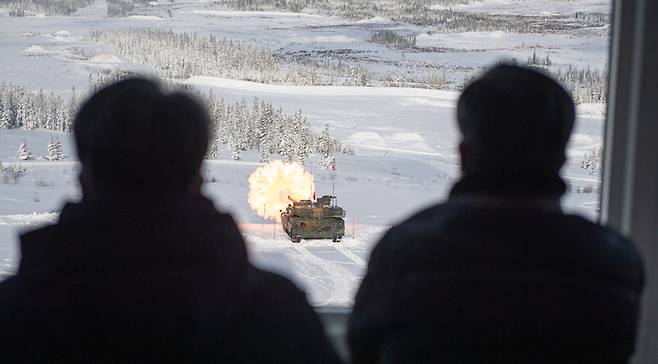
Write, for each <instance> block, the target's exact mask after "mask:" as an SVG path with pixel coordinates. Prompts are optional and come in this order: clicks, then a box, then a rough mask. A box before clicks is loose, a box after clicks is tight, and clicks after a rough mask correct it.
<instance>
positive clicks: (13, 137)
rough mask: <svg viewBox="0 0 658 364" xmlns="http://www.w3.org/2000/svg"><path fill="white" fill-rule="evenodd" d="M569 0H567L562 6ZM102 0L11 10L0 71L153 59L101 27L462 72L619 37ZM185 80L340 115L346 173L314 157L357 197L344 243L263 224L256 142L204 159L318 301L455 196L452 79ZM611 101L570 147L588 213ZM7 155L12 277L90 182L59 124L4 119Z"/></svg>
mask: <svg viewBox="0 0 658 364" xmlns="http://www.w3.org/2000/svg"><path fill="white" fill-rule="evenodd" d="M557 3H560V6H559V7H555V6H553V5H555V4H557ZM607 3H608V2H607V1H595V0H578V1H563V2H558V1H548V0H540V1H534V2H533V1H521V2H519V1H511V0H498V1H493V0H486V1H484V2H481V3H480V2H474V3H472V4H470V5H466V7H465V9H466V10H469V11H484V10H482V9H485V10H486V11H489V10H487V9H490V8H491V9H497V10H496V11H501V12H502V11H517V10H518V11H519V12H528V13H532V12H541V11H546V12H571V11H574V9H577V8H578V7H577V6H576V5H577V4H580V5H582V6H585V7H587V8H589V9H599V8H604V7H605V6H606V4H607ZM103 4H104V3H103V2H102V1H98V2H97V3H96V5H95V6H92V7H89V8H85V9H81V10H79V11H78V12H77V13H76V14H75V16H73V17H63V16H48V17H43V16H40V17H25V18H13V17H9V16H8V15H7V13H6V12H0V70H2V71H1V72H0V82H13V83H20V84H23V85H25V86H26V87H27V88H28V89H31V90H37V89H39V88H43V89H44V91H46V92H50V91H51V90H52V91H54V92H56V93H66V92H70V90H71V87H73V86H75V87H76V89H78V90H84V89H86V87H87V82H88V77H89V73H90V72H93V71H96V70H99V69H114V68H121V69H132V70H142V71H152V70H150V69H149V68H147V67H145V66H143V65H137V64H134V63H131V60H130V59H127V58H126V57H124V56H121V55H119V54H116V53H114V52H113V51H112V50H111V49H110V48H109V47H108V46H106V45H103V44H96V43H93V42H91V41H89V38H88V36H89V32H90V31H91V30H95V29H108V30H127V29H134V28H159V29H172V30H174V31H176V32H197V33H198V34H201V35H207V34H214V35H215V36H217V37H219V38H228V39H235V40H242V41H245V42H248V43H249V44H251V45H256V46H259V47H268V48H271V49H273V50H274V51H275V52H277V54H281V55H299V54H300V52H306V53H308V56H309V57H317V58H318V59H321V58H322V57H325V56H327V57H345V58H341V60H344V61H345V62H354V63H358V64H364V65H366V66H367V67H368V68H370V69H373V70H375V71H380V72H386V70H387V69H392V68H394V67H400V64H399V63H398V62H399V61H405V62H407V61H414V62H419V63H427V64H431V65H437V66H440V67H442V68H443V69H445V70H446V71H447V72H448V77H449V78H451V79H454V80H459V81H460V82H461V81H463V78H464V77H465V75H466V74H467V73H468V72H470V71H472V70H473V69H478V68H480V67H483V66H485V65H487V64H490V63H491V62H494V61H495V60H498V59H500V58H501V57H516V58H518V59H522V60H523V59H526V58H527V57H529V56H530V55H531V54H532V53H533V52H538V53H539V55H541V56H545V55H546V54H550V56H551V59H552V60H553V61H554V62H555V63H556V67H563V66H565V65H567V64H574V65H580V66H590V67H592V68H603V66H604V64H605V62H606V57H607V47H608V41H607V38H605V37H601V36H596V35H580V36H569V35H564V34H552V35H541V34H519V33H501V32H467V33H451V34H442V33H436V32H434V31H433V30H432V29H431V28H421V27H418V26H412V25H407V24H393V23H391V22H390V21H388V20H386V19H373V20H370V21H360V22H359V21H349V20H344V19H339V18H335V17H327V16H318V15H309V14H298V13H276V12H235V11H228V10H225V9H214V8H207V7H206V5H207V4H206V3H203V2H184V3H177V5H176V7H175V8H173V16H172V17H169V16H168V15H167V12H166V11H164V10H162V9H160V7H157V8H156V7H154V8H153V9H146V10H144V12H143V13H139V14H135V15H133V16H129V17H127V18H120V19H117V18H106V17H105V8H104V7H103ZM608 6H609V5H608ZM487 7H489V8H487ZM478 9H480V10H478ZM505 9H507V10H505ZM514 9H517V10H514ZM542 9H543V10H542ZM596 11H598V10H596ZM377 29H395V30H397V31H403V32H404V31H409V32H412V33H414V34H418V43H417V46H418V48H419V49H418V50H415V51H405V50H396V49H391V48H389V47H386V46H383V45H380V44H374V43H371V42H370V41H369V37H370V34H371V32H372V31H373V30H377ZM597 34H598V33H597ZM80 49H83V50H85V51H88V52H90V53H91V54H93V56H92V57H91V58H88V59H87V58H84V59H83V58H81V57H80V55H79V53H77V52H78V51H79V50H80ZM341 55H342V56H341ZM185 82H186V83H188V84H189V85H192V86H194V87H195V88H197V89H200V90H203V91H207V90H212V91H213V93H214V94H215V95H219V96H222V97H224V98H225V99H227V100H239V99H242V98H245V99H246V100H247V102H248V103H249V102H250V101H251V99H252V98H253V97H258V98H259V99H262V100H271V101H272V103H273V104H274V105H275V106H277V107H282V108H283V109H284V111H286V112H288V113H294V112H295V111H297V110H298V109H300V108H301V109H302V110H303V113H304V115H306V116H308V119H309V122H310V123H311V126H312V127H313V128H314V129H315V130H319V129H320V128H321V127H322V126H323V125H325V124H328V125H329V126H330V127H331V132H332V135H334V136H336V137H337V138H338V139H340V140H341V141H343V142H344V143H346V144H349V145H351V146H353V147H354V148H355V150H356V155H354V156H346V155H339V156H337V171H336V173H335V174H333V173H331V172H328V171H326V170H320V169H318V168H317V167H316V165H317V159H316V157H312V158H310V160H308V162H307V166H308V169H309V171H310V172H311V173H313V174H314V176H315V181H316V185H317V191H318V193H319V194H324V193H330V192H332V190H334V191H335V194H336V195H337V196H338V198H339V203H340V205H341V206H342V207H344V208H345V210H346V211H347V218H346V225H347V236H346V238H345V239H344V240H343V241H342V242H341V243H338V244H336V243H332V242H330V241H303V242H302V243H301V244H293V243H291V242H290V241H289V240H288V239H287V237H286V236H285V235H284V234H283V232H282V231H281V229H280V228H279V227H278V226H276V225H272V224H271V223H269V222H267V223H265V224H263V222H262V220H261V218H260V217H258V215H257V214H256V213H255V212H254V211H252V210H251V209H250V208H249V206H248V203H247V190H248V184H247V177H248V176H249V175H250V174H251V173H252V172H253V171H254V170H255V169H256V168H257V167H259V165H260V164H259V163H258V162H257V160H258V156H257V155H256V153H254V152H246V153H243V155H242V157H243V160H242V161H233V160H231V159H230V152H229V151H221V156H220V158H219V159H218V160H209V161H207V162H206V163H205V165H204V174H205V176H206V179H207V180H208V182H207V184H206V186H205V191H206V193H207V195H208V196H210V197H211V198H212V199H213V200H214V201H215V202H216V204H217V205H218V206H219V207H220V208H222V209H225V210H228V211H230V212H232V213H233V214H234V215H235V216H236V218H237V221H238V222H239V224H240V226H241V229H242V231H243V232H244V236H245V238H246V240H247V242H248V245H249V250H250V256H251V259H252V261H253V262H254V263H256V264H258V265H260V266H262V267H265V268H268V269H272V270H275V271H279V272H282V273H284V274H286V275H288V276H290V277H292V278H293V279H294V280H295V281H296V282H297V283H298V284H299V285H301V286H303V287H305V288H307V289H308V291H309V296H310V299H311V301H312V302H313V303H314V304H317V305H349V304H350V303H351V300H352V296H353V293H354V291H355V289H356V288H357V287H358V283H359V281H360V278H361V276H362V275H363V273H364V268H365V266H366V262H367V258H368V253H369V251H370V249H371V247H372V245H373V244H374V243H375V242H376V241H377V239H378V237H379V236H380V235H381V234H382V233H383V232H384V231H385V230H386V228H387V227H388V226H390V225H392V224H394V223H396V222H398V221H400V220H402V219H404V218H405V217H407V216H409V215H410V214H411V213H413V212H414V211H416V210H418V209H420V208H422V207H425V206H427V205H429V204H433V203H436V202H438V201H440V200H442V199H443V198H445V196H446V194H447V191H448V190H449V188H450V186H451V184H452V183H453V181H454V180H455V179H456V178H457V177H458V174H459V168H458V160H457V153H456V149H457V143H458V138H459V136H458V133H457V129H456V125H455V122H454V106H455V101H456V98H457V97H458V94H457V93H456V92H454V91H436V90H421V89H406V88H374V87H309V86H298V87H296V86H277V85H263V84H259V83H252V82H246V81H237V80H227V79H220V78H214V77H208V76H207V75H197V76H193V77H191V78H190V79H188V80H186V81H185ZM603 109H604V108H603V106H602V105H582V106H581V107H580V108H579V117H578V122H577V125H576V129H575V131H574V135H573V137H572V141H571V143H570V145H569V158H570V159H569V161H568V163H567V165H566V167H565V169H564V172H563V175H564V176H565V178H566V179H567V180H568V181H569V182H570V184H571V185H573V186H574V190H578V189H579V188H580V190H583V189H585V190H586V191H589V192H584V193H570V194H568V195H567V196H566V197H565V198H564V200H563V205H564V207H565V209H567V210H569V211H573V212H575V213H579V214H582V215H585V216H588V217H590V218H595V216H596V215H597V208H598V198H599V197H598V196H599V194H598V193H597V192H596V191H597V190H598V186H599V177H598V176H592V175H590V174H589V173H588V172H587V171H585V170H583V169H581V168H580V166H579V165H580V160H581V159H582V158H583V156H584V155H585V153H588V152H591V151H592V149H593V148H596V147H599V146H600V145H601V143H602V132H603V122H604V121H603V117H602V115H603V112H602V110H603ZM51 138H58V139H59V140H61V141H62V143H63V145H64V154H65V156H66V158H65V160H64V161H61V162H51V161H47V160H45V159H44V158H43V156H45V155H46V154H47V152H46V146H47V144H48V140H49V139H51ZM23 142H26V143H27V144H28V145H29V146H30V148H31V149H32V154H33V155H34V156H35V157H36V159H35V160H33V161H26V162H19V161H17V160H16V158H15V157H16V151H17V148H18V146H19V145H20V144H21V143H23ZM0 162H2V164H3V165H4V166H5V167H8V166H10V165H16V164H20V165H21V167H22V168H24V169H25V170H26V172H25V174H24V175H23V177H21V178H20V180H19V182H18V183H16V184H1V183H0V279H1V276H2V275H7V274H10V273H11V272H13V271H15V269H16V267H17V263H18V260H19V252H18V250H17V234H18V233H19V232H20V231H23V230H25V229H31V228H34V227H36V226H38V225H40V224H44V223H49V222H52V221H55V220H56V219H57V211H58V210H59V208H60V207H61V205H62V203H63V202H64V201H66V200H75V199H77V198H79V192H78V187H77V171H78V165H77V163H76V162H75V159H74V152H73V143H72V138H71V137H70V135H67V134H61V133H56V132H52V131H48V130H34V131H25V130H6V129H0ZM590 189H593V191H590Z"/></svg>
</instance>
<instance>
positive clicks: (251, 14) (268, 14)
mask: <svg viewBox="0 0 658 364" xmlns="http://www.w3.org/2000/svg"><path fill="white" fill-rule="evenodd" d="M192 13H193V14H199V15H210V16H220V17H227V18H235V17H242V18H279V17H297V18H301V17H304V18H321V17H322V16H321V15H315V14H305V13H285V12H275V11H230V10H192Z"/></svg>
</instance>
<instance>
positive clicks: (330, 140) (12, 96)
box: [0, 72, 354, 168]
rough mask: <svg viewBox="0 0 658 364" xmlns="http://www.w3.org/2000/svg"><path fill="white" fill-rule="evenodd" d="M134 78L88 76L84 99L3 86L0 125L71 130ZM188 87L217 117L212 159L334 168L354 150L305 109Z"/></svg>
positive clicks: (116, 74) (171, 85)
mask: <svg viewBox="0 0 658 364" xmlns="http://www.w3.org/2000/svg"><path fill="white" fill-rule="evenodd" d="M130 76H132V74H131V73H128V72H114V73H110V74H97V75H96V76H95V77H94V76H92V75H90V77H89V87H88V90H86V92H85V93H84V95H83V96H82V97H79V96H78V93H77V92H76V90H75V89H73V90H72V92H71V95H69V96H68V97H61V96H59V95H55V94H54V93H52V92H51V93H48V94H45V93H44V92H43V91H42V90H39V91H38V92H31V91H28V90H27V89H25V88H24V87H22V86H20V85H15V84H5V83H3V84H0V128H4V129H15V128H24V129H28V130H30V129H36V128H43V129H49V130H55V131H63V132H69V131H71V122H72V119H73V117H74V115H75V113H76V112H77V109H78V107H79V104H80V101H81V100H84V99H86V98H87V97H89V95H91V94H92V93H94V92H96V91H97V90H99V89H100V88H102V87H104V86H105V85H106V84H108V83H111V82H115V81H118V80H120V79H123V78H126V77H130ZM164 86H165V87H169V88H174V87H176V88H178V87H181V86H178V85H176V84H174V83H172V82H165V83H164ZM184 88H186V89H187V91H188V92H192V93H194V94H195V95H196V96H197V97H199V99H201V100H203V101H205V103H206V106H207V107H208V112H209V115H210V117H211V120H212V121H213V125H212V139H211V143H210V148H209V151H208V157H209V158H217V157H219V156H220V154H222V153H223V151H229V152H230V153H231V156H232V158H233V159H235V160H240V159H241V152H243V151H247V150H254V151H258V152H259V155H260V161H262V162H268V161H269V160H270V158H271V156H272V155H279V156H280V157H281V158H283V159H284V160H286V161H293V160H297V161H299V162H300V163H302V164H304V163H305V161H306V159H307V158H308V157H309V156H310V155H312V154H314V153H317V154H318V155H319V158H318V165H319V167H320V168H332V166H333V165H334V163H335V157H334V155H335V154H337V153H344V154H353V153H354V151H353V150H352V148H351V147H349V146H347V145H343V144H341V143H340V141H338V140H337V139H336V138H334V137H333V136H331V135H330V133H329V127H328V126H326V125H325V127H324V128H323V130H322V131H321V132H320V133H319V134H316V133H314V132H313V131H312V130H311V128H310V125H309V123H308V121H307V120H306V117H305V116H304V115H303V114H302V111H301V110H298V111H297V112H295V113H294V114H287V113H285V112H283V110H282V109H281V108H276V107H274V106H273V105H272V103H271V102H266V101H264V100H260V99H258V98H255V99H254V100H253V103H252V105H251V106H247V103H246V101H245V100H244V99H243V100H241V101H239V102H232V103H231V102H227V101H225V100H224V99H223V98H222V97H217V96H215V95H214V94H213V93H212V92H210V93H209V94H208V95H205V96H204V95H202V94H201V93H199V92H198V91H195V90H193V89H190V88H189V87H184ZM23 154H25V153H23Z"/></svg>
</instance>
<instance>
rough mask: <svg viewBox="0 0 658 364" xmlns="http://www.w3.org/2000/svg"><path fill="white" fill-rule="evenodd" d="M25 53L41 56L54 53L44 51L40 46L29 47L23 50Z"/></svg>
mask: <svg viewBox="0 0 658 364" xmlns="http://www.w3.org/2000/svg"><path fill="white" fill-rule="evenodd" d="M23 52H25V53H28V54H30V55H39V54H48V53H52V52H50V51H47V50H46V49H44V48H43V47H41V46H38V45H32V46H29V47H27V48H25V49H23Z"/></svg>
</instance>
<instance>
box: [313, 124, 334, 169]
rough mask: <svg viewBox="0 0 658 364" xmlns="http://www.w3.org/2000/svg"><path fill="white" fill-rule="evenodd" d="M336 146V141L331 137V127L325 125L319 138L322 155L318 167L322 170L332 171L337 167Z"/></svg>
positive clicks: (319, 149)
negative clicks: (331, 169)
mask: <svg viewBox="0 0 658 364" xmlns="http://www.w3.org/2000/svg"><path fill="white" fill-rule="evenodd" d="M334 144H335V142H334V139H333V138H332V137H331V135H329V125H325V126H324V128H323V129H322V132H321V133H320V137H319V138H318V148H317V150H318V153H320V161H319V163H318V166H319V167H320V168H321V169H330V168H333V167H334V166H335V163H336V159H335V157H334Z"/></svg>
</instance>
